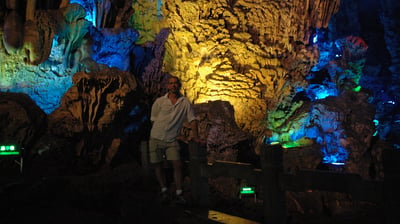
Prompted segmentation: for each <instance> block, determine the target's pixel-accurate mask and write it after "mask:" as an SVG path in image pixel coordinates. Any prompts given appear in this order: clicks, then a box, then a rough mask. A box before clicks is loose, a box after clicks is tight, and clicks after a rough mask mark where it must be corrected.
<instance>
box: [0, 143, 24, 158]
mask: <svg viewBox="0 0 400 224" xmlns="http://www.w3.org/2000/svg"><path fill="white" fill-rule="evenodd" d="M9 155H16V156H19V155H20V152H19V151H18V150H17V147H16V146H15V145H0V156H9Z"/></svg>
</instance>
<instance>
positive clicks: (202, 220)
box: [0, 163, 382, 224]
mask: <svg viewBox="0 0 400 224" xmlns="http://www.w3.org/2000/svg"><path fill="white" fill-rule="evenodd" d="M184 188H185V192H186V194H187V195H186V196H187V197H190V189H189V188H190V184H188V183H187V181H185V186H184ZM158 192H159V188H158V185H157V182H156V180H155V178H154V174H153V173H152V170H143V169H142V168H141V167H140V165H138V164H135V163H128V164H124V165H121V166H118V167H114V168H113V169H109V168H107V169H102V170H101V171H98V172H96V173H93V174H85V175H63V176H58V175H46V176H41V175H33V174H32V175H27V174H25V175H19V176H12V177H5V176H2V178H1V179H0V202H1V203H0V210H1V212H0V223H1V224H18V223H31V222H40V223H42V224H47V223H48V224H54V223H57V224H64V223H65V224H67V223H68V224H69V223H74V224H81V223H82V224H83V223H85V224H86V223H96V224H125V223H166V224H168V223H171V224H185V223H190V224H206V223H230V224H236V223H240V224H257V223H262V222H263V221H262V203H261V204H260V203H258V205H256V206H253V207H251V206H250V207H249V206H248V204H249V203H246V200H247V201H249V200H250V201H251V200H252V199H251V198H250V199H249V198H247V199H245V200H237V199H235V200H231V201H229V200H225V201H219V202H217V203H213V206H212V208H209V210H208V209H203V208H199V207H195V206H191V205H190V203H189V204H188V205H185V206H181V205H176V204H175V203H168V204H165V203H162V202H161V200H160V197H159V195H158ZM188 192H189V195H188ZM214 196H215V195H214ZM214 196H213V195H212V193H211V197H214ZM214 198H218V197H214ZM218 200H220V199H218ZM250 204H251V203H250ZM256 204H257V203H256ZM368 209H370V210H371V211H374V208H368ZM217 210H218V211H217ZM368 211H369V210H367V211H366V210H363V212H364V213H363V214H362V215H361V216H357V217H355V213H351V214H350V213H349V214H345V215H344V216H336V217H326V216H320V215H316V216H312V217H311V216H308V217H305V216H298V215H292V216H290V222H288V223H292V224H295V223H298V224H300V223H321V221H323V223H332V224H333V223H341V224H343V223H359V222H361V223H364V224H367V223H371V224H372V223H382V222H381V220H380V219H379V218H378V217H376V216H374V213H371V212H368ZM232 214H235V215H232Z"/></svg>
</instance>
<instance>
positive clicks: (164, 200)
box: [161, 191, 170, 204]
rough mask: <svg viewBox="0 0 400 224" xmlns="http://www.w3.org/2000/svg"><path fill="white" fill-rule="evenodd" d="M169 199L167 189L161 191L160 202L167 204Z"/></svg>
mask: <svg viewBox="0 0 400 224" xmlns="http://www.w3.org/2000/svg"><path fill="white" fill-rule="evenodd" d="M169 201H170V198H169V195H168V192H167V191H165V192H161V202H162V203H163V204H168V203H169Z"/></svg>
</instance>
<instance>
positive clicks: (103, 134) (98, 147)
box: [49, 69, 137, 164]
mask: <svg viewBox="0 0 400 224" xmlns="http://www.w3.org/2000/svg"><path fill="white" fill-rule="evenodd" d="M73 82H74V85H73V87H71V88H70V89H69V90H68V92H67V93H66V94H65V95H64V97H63V99H62V103H61V105H60V107H59V108H58V109H57V110H55V111H54V112H53V113H52V114H50V115H49V132H50V133H52V134H54V135H57V136H63V137H73V138H75V139H76V140H78V142H79V143H78V144H77V145H76V146H75V153H76V155H78V156H82V157H89V160H90V161H91V162H93V164H99V163H103V162H104V161H105V162H106V163H107V164H109V163H110V162H111V160H112V158H113V157H114V155H115V154H116V152H117V150H118V148H119V145H120V139H119V138H120V137H121V136H122V133H123V128H124V127H123V126H122V125H121V122H122V121H124V116H125V117H126V116H127V114H123V112H124V108H125V107H127V105H132V104H131V101H132V100H134V99H132V98H130V97H131V96H132V94H133V93H134V92H135V91H136V87H137V84H136V80H135V79H134V78H133V76H131V75H130V74H129V73H127V72H122V71H120V70H118V69H104V70H102V71H100V72H96V73H84V72H80V73H76V74H75V75H74V77H73ZM125 110H126V109H125ZM125 113H126V111H125ZM119 116H121V117H119Z"/></svg>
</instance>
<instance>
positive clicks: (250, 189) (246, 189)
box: [240, 187, 256, 194]
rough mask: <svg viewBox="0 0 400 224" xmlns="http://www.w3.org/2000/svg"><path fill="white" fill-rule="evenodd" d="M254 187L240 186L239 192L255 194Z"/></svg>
mask: <svg viewBox="0 0 400 224" xmlns="http://www.w3.org/2000/svg"><path fill="white" fill-rule="evenodd" d="M255 193H256V192H255V190H254V187H241V188H240V194H255Z"/></svg>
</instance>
